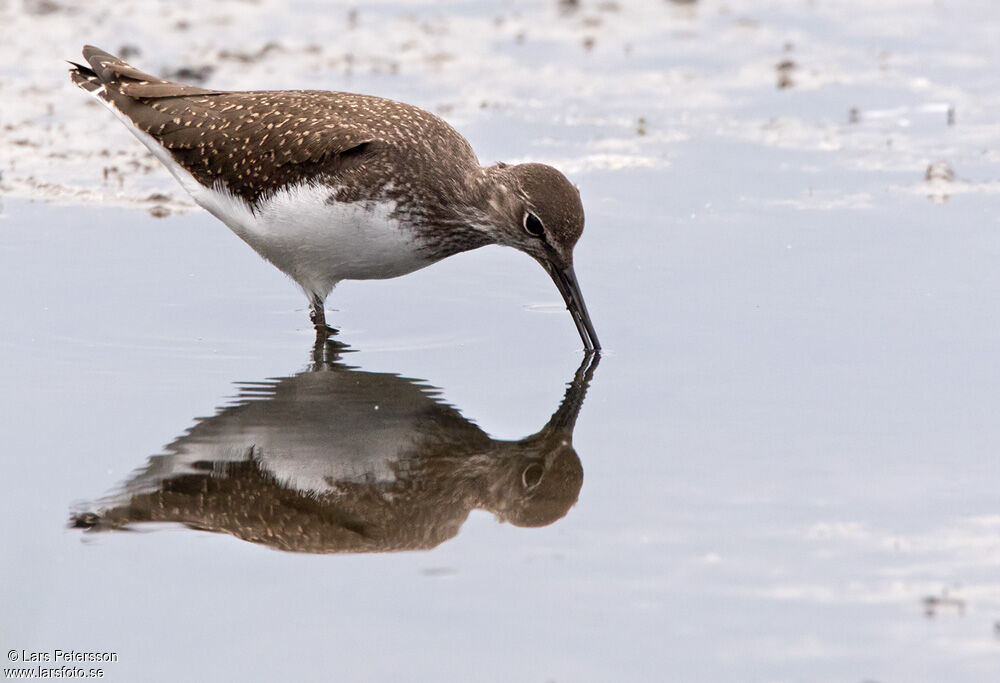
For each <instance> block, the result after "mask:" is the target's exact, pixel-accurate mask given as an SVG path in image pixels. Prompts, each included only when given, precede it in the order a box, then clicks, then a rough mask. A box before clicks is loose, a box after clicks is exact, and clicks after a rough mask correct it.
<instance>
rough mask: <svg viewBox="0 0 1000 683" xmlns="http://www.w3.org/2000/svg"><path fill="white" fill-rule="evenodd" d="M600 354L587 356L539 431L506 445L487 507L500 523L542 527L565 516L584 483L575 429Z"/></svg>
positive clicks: (490, 489) (490, 490)
mask: <svg viewBox="0 0 1000 683" xmlns="http://www.w3.org/2000/svg"><path fill="white" fill-rule="evenodd" d="M599 359H600V356H599V355H597V354H588V355H587V356H585V357H584V359H583V362H582V364H581V365H580V368H579V369H578V370H577V371H576V375H575V376H574V378H573V381H572V382H570V383H569V385H568V386H567V388H566V395H565V396H564V397H563V401H562V403H561V404H560V406H559V409H558V410H556V412H555V413H554V414H553V415H552V417H551V418H549V422H548V424H546V425H545V426H544V427H543V428H542V429H541V431H539V432H537V433H536V434H532V435H531V436H529V437H527V438H526V439H522V440H520V441H516V442H513V443H510V442H507V443H505V444H504V449H505V450H510V451H511V452H510V453H507V454H505V455H504V458H503V462H504V464H503V467H502V468H501V472H502V473H501V475H500V476H499V477H497V478H496V479H495V480H494V483H493V484H492V485H491V486H490V488H489V498H488V500H487V504H486V508H487V509H488V510H490V511H491V512H493V514H495V515H496V516H497V518H498V519H499V520H500V521H501V522H510V523H511V524H513V525H515V526H524V527H538V526H546V525H547V524H552V523H553V522H555V521H556V520H557V519H562V518H563V517H565V516H566V513H567V512H569V509H570V508H571V507H573V505H574V504H575V503H576V500H577V498H579V496H580V489H581V488H582V487H583V465H581V464H580V457H579V456H578V455H577V454H576V451H575V450H574V449H573V428H574V426H575V425H576V418H577V415H579V414H580V407H581V406H582V405H583V398H584V396H585V395H586V393H587V386H588V385H589V384H590V380H591V378H592V377H593V376H594V370H595V369H596V368H597V363H598V361H599Z"/></svg>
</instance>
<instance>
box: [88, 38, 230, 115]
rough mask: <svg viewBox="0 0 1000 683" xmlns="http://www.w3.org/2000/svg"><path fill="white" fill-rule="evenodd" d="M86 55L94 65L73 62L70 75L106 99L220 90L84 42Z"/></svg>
mask: <svg viewBox="0 0 1000 683" xmlns="http://www.w3.org/2000/svg"><path fill="white" fill-rule="evenodd" d="M83 58H84V59H85V60H86V61H87V64H89V65H90V66H83V65H82V64H77V63H76V62H70V65H71V66H72V67H73V68H72V69H70V70H69V77H70V79H72V81H73V83H74V84H76V86H77V87H78V88H80V89H82V90H86V91H87V92H89V93H90V94H92V95H95V96H97V97H99V98H101V99H103V100H105V101H106V102H111V103H116V102H117V103H118V104H119V105H121V104H124V102H120V101H119V100H120V99H121V98H128V99H137V98H144V99H145V98H156V97H182V96H184V95H205V94H210V93H215V92H218V91H216V90H205V89H204V88H198V87H195V86H193V85H185V84H184V83H175V82H173V81H167V80H164V79H162V78H157V77H156V76H151V75H150V74H147V73H144V72H142V71H139V70H138V69H136V68H135V67H134V66H132V65H131V64H129V63H128V62H125V61H124V60H122V59H119V58H118V57H115V56H114V55H113V54H111V53H109V52H105V51H104V50H102V49H101V48H99V47H94V46H93V45H85V46H84V48H83Z"/></svg>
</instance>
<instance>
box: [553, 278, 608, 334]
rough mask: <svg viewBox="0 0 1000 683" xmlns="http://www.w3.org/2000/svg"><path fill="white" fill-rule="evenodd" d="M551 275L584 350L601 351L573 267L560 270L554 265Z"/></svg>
mask: <svg viewBox="0 0 1000 683" xmlns="http://www.w3.org/2000/svg"><path fill="white" fill-rule="evenodd" d="M548 271H549V275H551V276H552V281H553V282H555V283H556V287H558V288H559V293H560V294H562V297H563V300H564V301H565V302H566V308H567V309H568V310H569V313H570V315H572V316H573V322H574V323H576V329H577V331H579V333H580V338H581V339H582V340H583V348H584V349H585V350H587V351H599V350H600V348H601V343H600V342H599V341H597V332H596V331H595V330H594V323H592V322H590V314H589V313H587V305H586V304H585V303H583V294H581V293H580V283H578V282H577V281H576V273H575V272H573V266H567V267H566V268H558V267H557V266H554V265H549V266H548Z"/></svg>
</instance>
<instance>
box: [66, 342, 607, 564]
mask: <svg viewBox="0 0 1000 683" xmlns="http://www.w3.org/2000/svg"><path fill="white" fill-rule="evenodd" d="M325 345H326V347H327V348H328V349H330V348H331V347H334V348H332V351H333V355H332V357H331V356H330V355H329V352H328V353H327V354H326V355H324V357H323V358H322V359H319V358H316V357H315V356H314V362H313V363H312V364H311V365H310V366H309V367H308V368H307V369H306V370H305V371H303V372H299V373H297V374H295V375H292V376H290V377H281V378H275V379H268V380H264V381H255V382H240V383H239V384H238V386H239V394H238V395H237V397H236V398H235V400H234V401H232V402H230V403H229V404H227V405H225V406H223V407H220V408H219V410H218V411H217V412H216V413H215V415H213V416H212V417H206V418H199V419H198V420H197V421H196V423H195V424H194V425H193V426H192V427H191V428H190V429H188V430H186V431H185V432H184V433H183V434H182V435H181V436H179V437H178V438H177V439H175V440H174V441H173V442H172V443H171V444H169V445H168V446H166V448H165V451H164V453H162V454H161V455H155V456H152V457H150V458H148V459H147V460H146V462H145V463H144V465H143V466H142V467H140V468H139V469H137V470H135V471H134V472H133V473H132V474H131V475H130V476H129V478H128V481H126V482H125V483H124V484H123V485H122V486H121V487H120V488H116V489H115V490H114V491H112V492H111V493H109V494H108V495H106V496H105V497H103V498H101V499H98V500H96V501H93V502H88V503H84V504H81V505H79V506H76V508H75V509H74V510H72V511H71V513H70V519H69V524H70V526H71V527H73V528H79V529H84V530H88V531H93V532H99V531H114V530H124V529H135V528H142V527H143V526H145V525H147V524H148V523H150V522H152V523H163V522H172V523H178V524H183V525H185V526H188V527H190V528H193V529H199V530H202V531H211V532H215V533H224V534H229V535H232V536H234V537H236V538H240V539H243V540H245V541H249V542H252V543H258V544H262V545H266V546H269V547H273V548H277V549H280V550H284V551H288V552H302V553H357V552H391V551H400V550H424V549H430V548H433V547H435V546H437V545H439V544H441V543H442V542H444V541H446V540H448V539H450V538H452V537H453V536H455V535H456V534H457V533H458V532H459V530H460V529H461V527H462V525H463V524H464V522H465V520H466V519H467V518H468V516H469V513H470V512H471V511H472V510H485V511H488V512H491V513H492V514H493V515H494V516H496V518H497V519H498V520H500V521H502V522H507V523H510V524H513V525H515V526H518V527H541V526H546V525H549V524H552V523H554V522H555V521H557V520H559V519H561V518H562V517H564V516H565V515H566V514H567V513H568V512H569V510H570V508H572V506H573V505H574V504H575V503H576V502H577V499H578V497H579V493H580V490H581V487H582V486H583V465H582V463H581V460H580V457H579V455H578V454H577V452H576V449H575V448H574V446H573V431H574V427H575V425H576V420H577V417H578V416H579V414H580V410H581V408H582V407H583V402H584V398H585V396H586V393H587V388H588V386H589V384H590V382H591V380H592V378H593V376H594V371H595V369H596V368H597V365H598V362H599V360H600V356H599V354H596V353H594V354H584V355H583V359H582V361H581V363H580V367H579V368H578V369H577V371H576V373H575V375H574V376H573V377H572V379H571V381H570V382H569V383H568V384H567V385H566V391H565V393H564V396H563V400H562V402H561V403H560V405H559V407H558V408H557V409H556V411H555V412H554V413H553V414H552V416H551V417H550V418H549V419H548V421H547V422H546V423H545V425H544V426H543V427H542V428H541V429H540V430H538V431H537V432H535V433H534V434H531V435H529V436H526V437H524V438H523V439H518V440H513V441H508V440H502V439H494V438H492V437H491V436H489V435H488V434H487V433H486V432H484V431H483V430H482V429H480V428H479V427H478V426H476V425H475V424H474V423H473V422H472V421H470V420H469V419H468V418H466V417H465V416H463V415H462V413H461V412H460V411H459V410H458V409H457V408H455V407H452V406H451V405H448V404H447V403H445V402H444V400H443V399H442V398H441V393H442V391H441V390H440V389H439V388H437V387H435V386H433V385H431V384H430V383H428V382H424V381H421V380H416V379H408V378H407V377H404V376H403V375H400V374H397V373H388V372H372V371H367V370H363V369H361V368H357V367H352V366H350V365H348V364H347V363H345V362H344V359H343V355H344V354H346V353H348V352H350V351H352V350H353V349H351V348H350V347H348V346H347V345H346V344H341V343H339V342H335V341H334V340H333V339H329V340H327V341H326V342H325ZM334 345H336V346H334ZM373 406H374V407H375V408H376V409H373Z"/></svg>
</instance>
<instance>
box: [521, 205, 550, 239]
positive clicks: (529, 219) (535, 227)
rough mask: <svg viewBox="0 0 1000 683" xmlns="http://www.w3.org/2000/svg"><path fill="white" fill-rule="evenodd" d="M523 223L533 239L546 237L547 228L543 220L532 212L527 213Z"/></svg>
mask: <svg viewBox="0 0 1000 683" xmlns="http://www.w3.org/2000/svg"><path fill="white" fill-rule="evenodd" d="M523 222H524V229H525V231H526V232H527V233H528V234H529V235H531V236H532V237H544V236H545V226H544V225H542V219H540V218H539V217H538V216H536V215H535V214H533V213H531V212H530V211H525V212H524V218H523Z"/></svg>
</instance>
